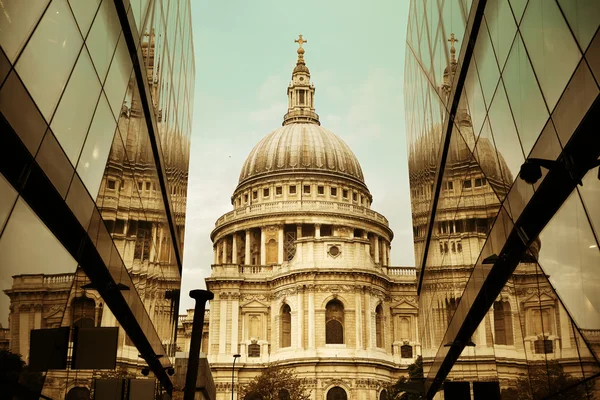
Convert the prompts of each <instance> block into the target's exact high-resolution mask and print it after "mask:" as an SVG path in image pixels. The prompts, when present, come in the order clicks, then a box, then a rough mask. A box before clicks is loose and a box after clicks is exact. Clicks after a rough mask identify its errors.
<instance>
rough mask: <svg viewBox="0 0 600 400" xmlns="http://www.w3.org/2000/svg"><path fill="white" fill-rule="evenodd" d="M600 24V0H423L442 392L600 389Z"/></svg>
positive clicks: (420, 246)
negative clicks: (599, 129) (599, 164)
mask: <svg viewBox="0 0 600 400" xmlns="http://www.w3.org/2000/svg"><path fill="white" fill-rule="evenodd" d="M599 26H600V4H599V3H598V2H597V1H590V0H588V1H586V0H578V1H555V0H529V1H526V0H488V1H477V0H473V1H462V0H447V1H445V2H435V1H427V2H423V1H414V0H413V1H412V2H411V7H410V15H409V25H408V31H407V53H406V68H405V104H406V116H407V121H406V122H407V123H406V126H407V136H408V151H409V173H410V186H411V202H412V215H413V232H414V242H415V258H416V262H417V270H418V271H419V312H420V317H419V324H420V329H419V332H420V335H421V344H422V353H423V359H424V370H425V376H426V382H425V389H426V392H427V397H428V398H433V397H435V396H442V393H443V392H444V391H445V392H446V396H449V395H450V393H456V392H452V391H453V390H455V388H459V387H463V388H466V389H465V390H467V392H466V395H465V396H467V397H464V398H476V399H477V398H484V397H480V396H482V394H481V393H484V392H481V390H483V389H481V388H482V387H483V386H481V383H482V382H492V383H493V385H492V386H493V388H492V389H489V386H488V389H489V390H491V391H493V392H494V393H498V394H501V396H502V398H507V399H542V398H554V397H552V396H559V397H556V398H573V399H575V398H586V399H587V398H590V399H592V398H600V387H598V386H597V382H596V381H597V379H598V376H599V375H598V374H600V364H599V363H598V360H599V357H600V350H599V349H600V324H599V323H598V321H600V319H599V314H598V310H599V307H600V305H599V304H597V303H598V296H597V295H595V291H597V288H598V287H600V281H599V278H598V276H599V274H600V272H598V271H600V270H598V266H600V250H599V248H598V245H599V239H600V230H599V228H598V227H599V226H600V220H599V219H598V218H599V215H600V213H599V211H598V203H599V202H598V199H599V198H600V197H599V196H598V195H599V194H600V192H599V190H600V189H599V185H600V183H599V182H600V180H599V179H598V168H597V161H596V160H597V159H598V156H599V155H600V143H599V141H598V138H595V136H597V135H595V136H594V134H593V133H592V132H593V129H592V128H591V127H592V126H597V121H596V120H597V119H598V113H599V112H600V106H599V104H600V99H599V96H598V95H599V93H600V91H599V86H598V82H600V33H599V31H598V28H599ZM538 159H542V160H547V161H542V162H539V161H536V160H538ZM524 164H525V169H526V170H527V168H528V167H529V170H528V171H531V170H532V169H533V171H534V172H533V177H532V176H531V174H529V175H528V174H527V172H525V175H523V177H524V178H526V179H527V180H525V179H523V177H520V172H521V170H522V166H523V165H524ZM540 165H542V166H541V168H539V166H540ZM588 171H589V172H588ZM538 173H539V175H537V174H538ZM579 181H581V185H578V183H579ZM456 382H468V385H466V386H464V385H463V386H460V385H458V386H456V385H453V383H456ZM484 386H485V385H484ZM488 389H485V390H488ZM478 393H479V394H478ZM485 393H488V395H489V393H491V392H485ZM463 394H464V393H463ZM436 398H437V397H436ZM452 398H459V397H452ZM485 398H487V397H485Z"/></svg>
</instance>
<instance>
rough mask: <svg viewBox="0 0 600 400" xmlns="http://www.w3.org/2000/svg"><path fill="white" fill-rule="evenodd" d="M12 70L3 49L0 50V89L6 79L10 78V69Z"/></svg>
mask: <svg viewBox="0 0 600 400" xmlns="http://www.w3.org/2000/svg"><path fill="white" fill-rule="evenodd" d="M11 68H12V65H11V63H10V62H9V61H8V58H6V56H5V55H4V52H3V51H2V49H0V87H1V86H2V84H3V83H4V79H6V77H7V76H8V73H9V72H10V69H11Z"/></svg>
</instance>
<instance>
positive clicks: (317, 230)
mask: <svg viewBox="0 0 600 400" xmlns="http://www.w3.org/2000/svg"><path fill="white" fill-rule="evenodd" d="M320 237H321V224H315V239H318V238H320Z"/></svg>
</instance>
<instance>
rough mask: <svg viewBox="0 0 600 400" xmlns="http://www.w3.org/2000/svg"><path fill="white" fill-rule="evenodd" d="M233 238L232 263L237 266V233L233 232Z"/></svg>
mask: <svg viewBox="0 0 600 400" xmlns="http://www.w3.org/2000/svg"><path fill="white" fill-rule="evenodd" d="M231 237H232V238H233V240H232V242H231V263H232V264H237V263H238V248H237V232H233V235H231Z"/></svg>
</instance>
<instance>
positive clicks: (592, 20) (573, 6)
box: [558, 0, 600, 50]
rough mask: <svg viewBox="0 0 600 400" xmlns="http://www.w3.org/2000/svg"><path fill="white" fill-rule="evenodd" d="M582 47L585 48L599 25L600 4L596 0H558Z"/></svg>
mask: <svg viewBox="0 0 600 400" xmlns="http://www.w3.org/2000/svg"><path fill="white" fill-rule="evenodd" d="M558 4H560V8H561V9H562V12H563V13H564V14H565V17H566V18H567V22H568V23H569V25H570V26H571V30H572V31H573V34H574V35H575V38H576V39H577V41H578V42H579V46H581V48H582V49H584V50H585V49H586V48H587V46H588V44H589V43H590V40H592V37H593V36H594V33H595V32H596V30H597V29H598V25H600V4H599V3H598V1H597V0H558Z"/></svg>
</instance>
